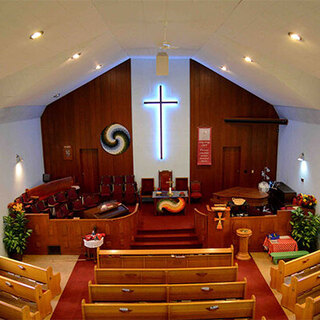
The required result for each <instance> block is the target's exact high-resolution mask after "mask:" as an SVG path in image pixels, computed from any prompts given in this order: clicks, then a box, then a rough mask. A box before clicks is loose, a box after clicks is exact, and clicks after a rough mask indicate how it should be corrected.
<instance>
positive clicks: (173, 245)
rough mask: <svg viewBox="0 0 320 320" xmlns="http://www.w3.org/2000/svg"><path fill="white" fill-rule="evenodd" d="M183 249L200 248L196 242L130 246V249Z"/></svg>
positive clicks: (168, 242) (164, 242)
mask: <svg viewBox="0 0 320 320" xmlns="http://www.w3.org/2000/svg"><path fill="white" fill-rule="evenodd" d="M183 248H202V244H201V243H200V242H199V241H198V240H191V241H189V240H188V241H161V242H151V241H149V242H142V241H141V242H139V241H138V242H137V241H134V242H132V244H131V249H183Z"/></svg>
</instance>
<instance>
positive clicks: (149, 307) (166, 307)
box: [81, 296, 256, 320]
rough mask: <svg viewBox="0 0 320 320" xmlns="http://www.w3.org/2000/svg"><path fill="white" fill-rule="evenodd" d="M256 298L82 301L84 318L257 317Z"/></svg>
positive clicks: (176, 319)
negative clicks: (167, 301)
mask: <svg viewBox="0 0 320 320" xmlns="http://www.w3.org/2000/svg"><path fill="white" fill-rule="evenodd" d="M255 305H256V299H255V297H254V296H252V297H251V299H246V300H230V301H221V300H208V301H201V302H199V301H196V302H172V303H86V302H85V300H84V299H83V300H82V303H81V307H82V319H83V320H101V319H104V320H106V319H113V320H116V319H121V320H124V319H135V320H138V319H139V320H141V319H153V320H168V319H170V320H192V319H226V318H227V319H241V318H245V319H254V318H255Z"/></svg>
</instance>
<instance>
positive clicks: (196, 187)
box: [189, 181, 202, 201]
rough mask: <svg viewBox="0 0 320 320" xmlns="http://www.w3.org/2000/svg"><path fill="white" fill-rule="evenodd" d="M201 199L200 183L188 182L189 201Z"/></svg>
mask: <svg viewBox="0 0 320 320" xmlns="http://www.w3.org/2000/svg"><path fill="white" fill-rule="evenodd" d="M201 198H202V193H201V182H199V181H191V182H190V195H189V199H190V201H191V200H192V199H196V200H199V199H201Z"/></svg>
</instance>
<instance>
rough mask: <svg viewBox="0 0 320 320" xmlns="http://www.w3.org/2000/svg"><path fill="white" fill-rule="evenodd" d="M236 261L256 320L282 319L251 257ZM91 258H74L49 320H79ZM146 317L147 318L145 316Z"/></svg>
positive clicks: (86, 289)
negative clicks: (252, 301) (254, 304)
mask: <svg viewBox="0 0 320 320" xmlns="http://www.w3.org/2000/svg"><path fill="white" fill-rule="evenodd" d="M236 262H238V264H239V277H238V278H239V280H242V279H243V278H244V277H246V278H247V280H248V290H247V297H248V298H249V297H251V295H252V294H254V295H255V296H256V299H257V307H256V319H261V316H263V315H264V316H266V318H267V319H268V320H286V319H287V317H286V315H285V313H284V312H283V310H282V308H281V307H280V305H279V303H278V302H277V300H276V298H275V297H274V295H273V293H272V291H271V289H270V288H269V286H268V284H267V283H266V281H265V280H264V278H263V276H262V275H261V273H260V271H259V269H258V267H257V266H256V264H255V263H254V261H253V260H252V259H251V260H249V261H238V260H237V261H236ZM93 266H94V263H93V262H92V261H85V260H83V259H81V260H79V261H77V263H76V265H75V267H74V269H73V271H72V273H71V276H70V278H69V281H68V283H67V285H66V287H65V289H64V291H63V293H62V295H61V297H60V300H59V303H58V305H57V307H56V309H55V311H54V313H53V315H52V317H51V319H52V320H63V319H73V320H78V319H81V318H82V316H81V300H82V299H83V298H84V299H86V301H88V281H89V280H92V281H93ZM146 320H147V319H146Z"/></svg>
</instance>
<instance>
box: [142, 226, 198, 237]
mask: <svg viewBox="0 0 320 320" xmlns="http://www.w3.org/2000/svg"><path fill="white" fill-rule="evenodd" d="M186 232H188V233H195V229H194V228H189V229H167V230H157V229H155V230H152V229H148V230H138V232H137V235H138V236H140V235H144V234H152V235H153V234H159V233H160V234H167V235H168V234H177V233H186Z"/></svg>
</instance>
